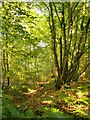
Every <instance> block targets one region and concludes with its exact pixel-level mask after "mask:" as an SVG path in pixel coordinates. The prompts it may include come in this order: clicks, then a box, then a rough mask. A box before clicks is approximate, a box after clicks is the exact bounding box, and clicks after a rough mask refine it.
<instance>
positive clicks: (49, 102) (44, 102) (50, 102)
mask: <svg viewBox="0 0 90 120" xmlns="http://www.w3.org/2000/svg"><path fill="white" fill-rule="evenodd" d="M42 104H48V105H50V104H53V102H52V101H51V100H49V101H42Z"/></svg>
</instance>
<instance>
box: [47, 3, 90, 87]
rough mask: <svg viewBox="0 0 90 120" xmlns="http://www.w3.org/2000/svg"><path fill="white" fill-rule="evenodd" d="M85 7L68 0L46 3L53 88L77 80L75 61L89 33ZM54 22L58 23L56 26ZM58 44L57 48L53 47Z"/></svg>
mask: <svg viewBox="0 0 90 120" xmlns="http://www.w3.org/2000/svg"><path fill="white" fill-rule="evenodd" d="M79 7H80V8H82V9H80V8H79ZM87 9H88V7H87V3H71V2H69V3H58V4H57V3H54V2H49V6H48V10H49V13H50V14H49V25H50V29H51V36H52V45H53V53H54V61H55V65H56V68H57V73H58V78H57V82H56V86H57V89H60V88H61V85H62V84H65V83H69V82H70V81H71V80H76V79H78V77H79V76H80V75H81V73H82V72H81V73H80V71H79V61H80V59H81V58H82V56H83V55H84V54H85V50H86V46H87V44H86V42H87V34H88V33H89V31H88V30H89V29H88V28H89V27H88V26H89V24H90V18H89V16H88V12H87ZM66 10H67V11H68V12H67V11H66ZM56 22H57V23H58V24H59V26H57V24H56ZM75 26H76V27H75ZM57 28H58V29H59V32H60V35H59V36H57V34H58V31H57ZM58 45H59V46H60V47H59V48H57V47H58ZM57 49H59V54H60V55H59V54H58V53H57ZM58 56H60V57H58ZM89 64H90V63H88V65H89ZM88 65H86V66H88ZM85 68H86V67H85ZM76 72H77V73H78V75H77V76H76V75H75V74H76Z"/></svg>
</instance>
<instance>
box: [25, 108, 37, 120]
mask: <svg viewBox="0 0 90 120" xmlns="http://www.w3.org/2000/svg"><path fill="white" fill-rule="evenodd" d="M25 115H26V117H27V118H34V117H35V115H34V113H33V111H32V110H30V109H29V110H27V111H26V112H25Z"/></svg>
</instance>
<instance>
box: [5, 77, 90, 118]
mask: <svg viewBox="0 0 90 120" xmlns="http://www.w3.org/2000/svg"><path fill="white" fill-rule="evenodd" d="M89 91H90V83H89V80H88V79H87V78H86V77H82V78H79V80H78V81H76V82H72V83H70V86H69V85H64V86H62V88H61V89H60V90H58V91H56V90H55V82H54V80H50V81H48V82H33V83H31V82H30V81H29V83H27V84H23V85H22V84H21V86H18V87H16V86H12V88H11V89H8V91H6V94H7V95H8V96H10V97H11V98H12V100H13V102H14V104H15V106H16V107H17V108H20V107H23V111H26V110H27V109H28V108H30V109H31V110H33V111H34V112H35V113H36V114H37V115H39V116H42V114H43V111H42V108H45V107H50V108H57V109H59V110H60V111H63V112H64V113H65V114H70V115H73V116H80V117H84V118H90V112H89V110H90V105H89V103H90V92H89Z"/></svg>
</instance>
